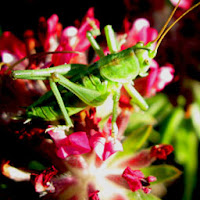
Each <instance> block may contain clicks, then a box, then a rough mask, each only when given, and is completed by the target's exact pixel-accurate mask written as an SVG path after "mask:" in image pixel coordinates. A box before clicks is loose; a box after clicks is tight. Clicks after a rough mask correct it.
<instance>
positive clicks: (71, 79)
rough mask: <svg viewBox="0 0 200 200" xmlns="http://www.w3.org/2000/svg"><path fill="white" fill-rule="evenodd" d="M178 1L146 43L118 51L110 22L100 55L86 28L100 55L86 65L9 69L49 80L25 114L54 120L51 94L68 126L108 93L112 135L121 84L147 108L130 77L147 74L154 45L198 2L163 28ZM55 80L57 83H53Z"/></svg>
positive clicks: (19, 74)
mask: <svg viewBox="0 0 200 200" xmlns="http://www.w3.org/2000/svg"><path fill="white" fill-rule="evenodd" d="M180 1H181V0H179V2H178V4H177V5H176V7H175V8H174V10H173V11H172V13H171V15H170V17H169V18H168V20H167V22H166V23H165V25H164V27H163V28H162V30H161V31H160V33H159V34H158V36H157V38H156V39H155V40H154V41H152V42H149V43H148V44H147V45H144V43H142V42H139V43H137V44H136V45H135V46H133V47H131V48H128V49H126V50H123V51H121V52H118V47H117V43H116V39H115V37H114V31H113V29H112V27H111V26H110V25H107V26H106V27H105V35H106V40H107V44H108V48H109V50H110V52H111V54H109V55H107V56H104V53H103V51H102V49H101V47H100V46H99V45H98V43H97V42H96V40H95V39H94V37H93V36H92V34H91V33H90V32H88V33H87V38H88V40H89V41H90V43H91V45H92V47H93V48H94V50H95V51H96V53H97V54H98V55H99V56H100V60H99V61H97V62H95V63H93V64H91V65H89V66H86V65H81V64H64V65H61V66H55V67H52V68H48V69H39V70H15V71H12V77H13V78H14V79H31V80H49V82H50V87H51V91H52V92H51V91H50V92H48V93H47V94H45V95H44V96H42V97H41V98H40V99H39V100H38V101H36V102H35V103H33V105H31V106H30V107H29V108H28V110H27V114H28V115H29V116H30V115H32V116H34V115H35V116H37V117H41V118H43V119H45V120H55V119H56V118H57V117H58V116H59V114H58V112H57V110H56V108H55V107H56V103H55V101H51V100H50V99H51V98H50V97H51V96H52V95H54V96H55V98H56V100H57V103H58V105H59V108H60V110H61V113H62V115H63V117H64V119H65V121H66V125H67V126H68V127H72V126H73V124H72V121H71V119H70V115H73V114H75V113H77V112H79V111H81V110H83V109H84V108H85V107H86V106H87V105H90V106H98V105H101V104H102V103H103V102H104V101H105V100H106V99H107V97H108V96H109V95H110V94H112V97H113V111H112V132H113V136H115V137H116V135H117V132H118V131H117V125H116V118H117V109H118V101H119V97H120V89H121V87H122V86H124V88H125V90H126V91H127V93H128V94H129V95H130V97H131V98H132V100H133V102H134V103H135V104H137V105H138V106H139V107H140V108H141V109H142V110H146V109H148V105H147V103H146V102H145V100H144V99H143V97H142V96H141V95H140V94H139V93H138V92H137V90H136V89H135V88H134V86H133V81H134V79H135V78H136V77H137V76H138V75H140V76H145V75H147V71H148V69H149V67H150V62H151V60H152V59H153V58H154V57H155V56H156V53H157V49H158V47H159V45H160V43H161V41H162V39H163V38H164V36H165V35H166V34H167V33H168V31H169V30H170V29H171V28H172V27H173V26H174V25H175V24H176V23H177V22H178V21H179V20H180V19H181V18H182V17H183V16H184V15H186V14H187V13H188V12H190V11H191V10H193V9H194V8H195V7H197V6H199V5H200V2H199V3H197V4H195V5H194V6H193V7H191V8H190V9H189V10H187V11H186V12H185V13H184V14H182V15H181V16H180V17H179V18H178V19H177V20H176V21H175V22H174V23H172V24H171V25H170V26H169V27H168V28H166V27H167V25H168V24H169V22H170V20H171V18H172V16H173V15H174V13H175V11H176V9H177V8H178V5H179V3H180ZM155 42H157V44H156V47H155V48H154V49H153V47H152V46H153V44H155ZM56 83H58V84H59V85H61V86H58V87H57V84H56ZM74 98H75V99H74ZM71 99H73V100H72V101H73V103H70V100H71ZM79 99H80V100H81V102H80V101H79ZM49 101H51V102H49Z"/></svg>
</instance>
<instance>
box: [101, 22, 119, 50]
mask: <svg viewBox="0 0 200 200" xmlns="http://www.w3.org/2000/svg"><path fill="white" fill-rule="evenodd" d="M104 30H105V35H106V41H107V44H108V48H109V50H110V53H116V52H118V46H117V41H116V37H115V32H114V30H113V28H112V26H111V25H107V26H105V28H104Z"/></svg>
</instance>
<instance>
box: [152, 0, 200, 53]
mask: <svg viewBox="0 0 200 200" xmlns="http://www.w3.org/2000/svg"><path fill="white" fill-rule="evenodd" d="M179 2H180V0H179ZM199 5H200V2H198V3H196V4H195V5H193V6H192V7H191V8H190V9H188V10H187V11H185V12H184V13H183V14H182V15H181V16H180V17H179V18H178V19H176V20H175V21H174V22H173V23H172V24H171V25H170V26H169V27H168V28H167V29H166V30H165V31H164V33H163V34H162V36H161V37H160V39H159V40H158V42H157V44H156V47H155V50H154V51H157V49H158V47H159V46H160V43H161V42H162V40H163V38H164V37H165V35H166V34H167V33H168V32H169V31H170V30H171V29H172V28H173V26H174V25H175V24H176V23H177V22H178V21H179V20H181V19H182V18H183V17H184V16H185V15H187V14H188V13H189V12H190V11H192V10H193V9H195V8H196V7H198V6H199Z"/></svg>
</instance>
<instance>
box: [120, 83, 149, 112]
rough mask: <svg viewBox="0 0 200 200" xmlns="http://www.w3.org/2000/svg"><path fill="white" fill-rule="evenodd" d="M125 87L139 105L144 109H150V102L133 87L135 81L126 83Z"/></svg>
mask: <svg viewBox="0 0 200 200" xmlns="http://www.w3.org/2000/svg"><path fill="white" fill-rule="evenodd" d="M124 88H125V89H126V91H127V92H128V94H129V95H130V96H131V98H132V101H133V102H134V103H135V104H136V105H138V106H139V107H140V108H141V109H142V110H147V109H148V107H149V106H148V104H147V103H146V101H145V100H144V98H143V97H142V96H141V95H140V93H139V92H138V91H137V90H136V89H135V88H134V87H133V83H124Z"/></svg>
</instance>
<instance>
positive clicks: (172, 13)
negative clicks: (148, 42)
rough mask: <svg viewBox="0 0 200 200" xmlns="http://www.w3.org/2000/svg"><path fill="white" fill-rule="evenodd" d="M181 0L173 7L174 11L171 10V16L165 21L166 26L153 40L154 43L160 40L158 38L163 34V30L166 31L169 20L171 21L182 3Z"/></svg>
mask: <svg viewBox="0 0 200 200" xmlns="http://www.w3.org/2000/svg"><path fill="white" fill-rule="evenodd" d="M180 2H181V0H179V1H178V3H177V4H176V7H175V8H174V9H173V11H172V12H171V14H170V16H169V17H168V19H167V21H166V22H165V24H164V26H163V27H162V29H161V30H160V32H159V33H158V35H157V37H156V39H155V40H153V41H152V43H155V42H157V41H158V39H159V38H160V37H161V36H162V34H163V32H164V31H165V29H166V27H167V26H168V24H169V22H170V21H171V19H172V17H173V16H174V13H175V12H176V10H177V8H178V6H179V4H180Z"/></svg>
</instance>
